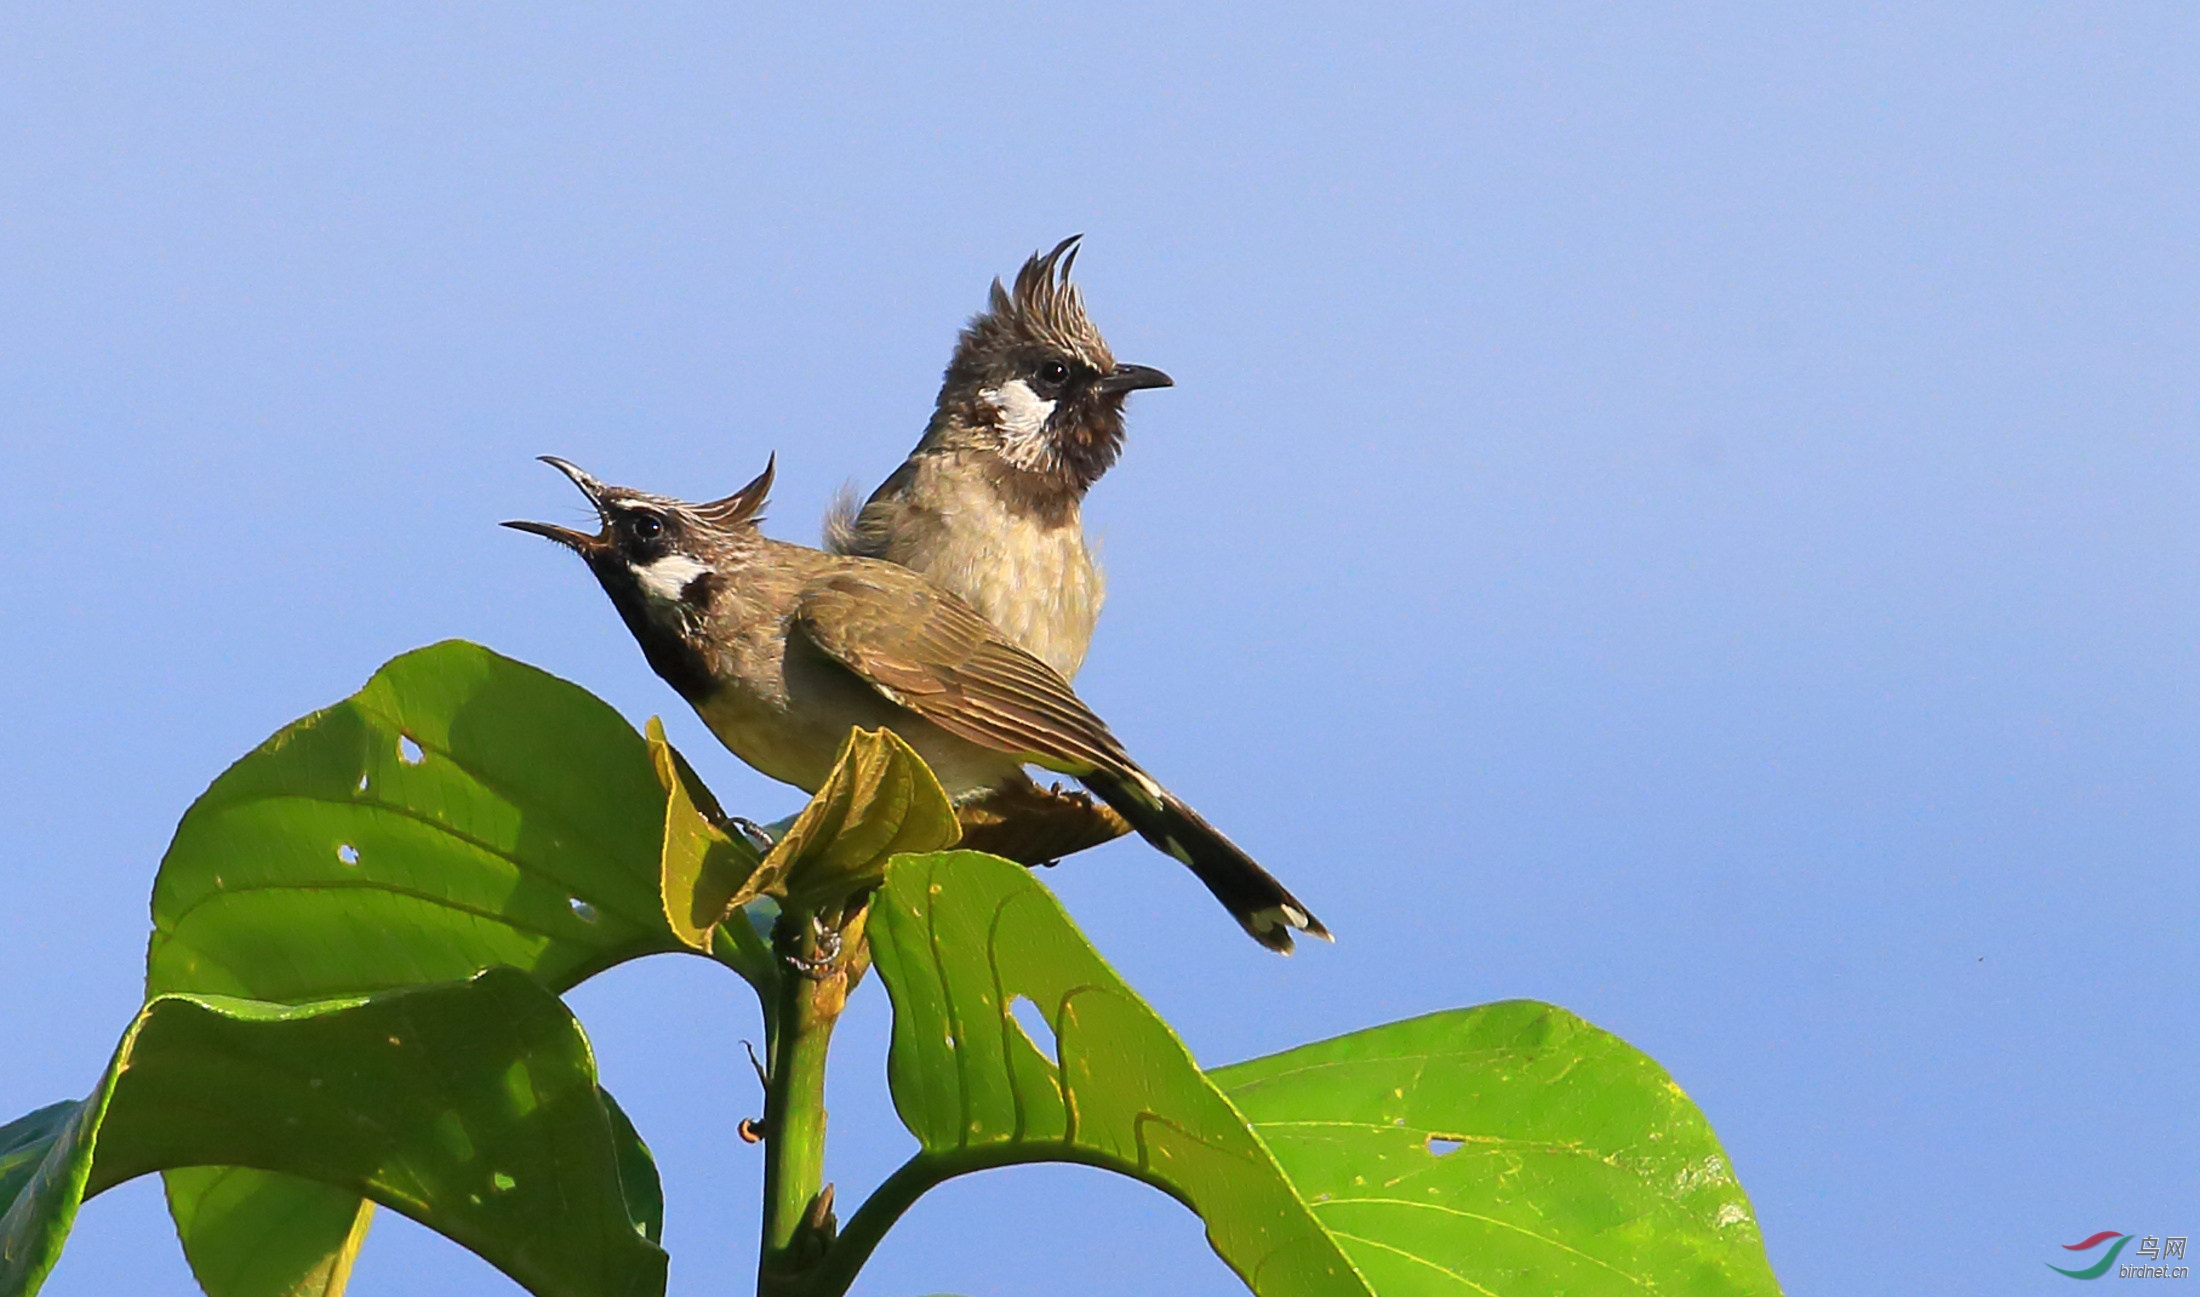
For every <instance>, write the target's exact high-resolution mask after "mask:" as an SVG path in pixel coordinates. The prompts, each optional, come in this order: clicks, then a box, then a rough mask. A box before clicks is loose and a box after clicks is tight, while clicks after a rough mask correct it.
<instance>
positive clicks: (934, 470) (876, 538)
mask: <svg viewBox="0 0 2200 1297" xmlns="http://www.w3.org/2000/svg"><path fill="white" fill-rule="evenodd" d="M1079 237H1081V236H1076V235H1072V236H1071V237H1069V238H1067V239H1064V240H1062V242H1061V243H1059V244H1057V245H1056V246H1055V248H1054V250H1053V251H1052V252H1047V253H1035V254H1033V255H1032V257H1031V259H1030V260H1029V261H1026V262H1025V263H1024V267H1023V269H1022V270H1021V271H1019V272H1018V273H1017V275H1016V285H1015V288H1014V289H1013V290H1009V289H1004V288H1003V287H1002V286H1001V281H1000V280H998V279H996V280H994V281H993V292H992V296H991V299H990V302H989V304H988V306H987V308H986V310H985V311H983V312H982V313H980V314H979V315H978V316H977V317H976V318H974V319H972V320H971V321H970V323H969V324H968V325H967V326H966V327H965V328H964V329H963V331H962V336H961V337H960V338H959V339H957V341H956V344H955V353H954V357H953V359H951V360H950V361H949V362H948V366H947V375H946V377H945V379H944V380H942V382H941V384H940V393H939V399H938V402H937V403H936V404H935V406H934V407H933V412H932V421H931V423H930V424H929V425H927V426H926V428H925V430H924V437H923V439H922V440H921V441H919V442H918V443H917V447H916V449H915V450H912V451H911V452H909V458H908V459H906V460H904V461H903V462H902V465H901V467H900V468H897V469H895V470H894V472H893V475H892V476H890V477H888V478H887V479H886V481H885V482H884V483H883V484H882V485H880V487H879V488H878V490H877V491H875V492H873V493H872V494H871V498H870V500H869V501H868V502H867V503H865V504H864V505H863V506H862V508H861V509H857V508H856V507H855V504H854V500H853V498H852V497H845V498H843V499H842V500H841V501H840V502H838V503H836V504H835V505H834V507H833V509H832V511H831V512H830V513H829V514H828V515H827V516H826V520H825V546H826V548H827V549H829V550H832V551H833V552H835V553H839V554H851V555H860V556H863V557H866V558H878V559H884V560H886V561H887V562H889V563H899V564H901V565H902V566H903V567H906V568H909V569H911V570H913V571H916V572H920V573H922V574H923V575H925V576H926V577H928V578H930V579H931V581H932V582H933V583H934V584H936V585H939V586H941V587H943V588H945V589H947V590H949V591H952V592H953V593H954V594H956V595H959V596H961V598H962V599H963V601H964V602H965V603H968V604H969V605H970V606H971V607H972V608H975V609H977V610H978V612H979V614H980V615H982V616H984V617H985V618H986V619H987V620H988V621H991V622H992V623H993V624H994V625H995V626H998V627H999V628H1000V629H1001V631H1002V632H1003V633H1004V634H1005V635H1007V636H1008V638H1009V640H1010V642H1011V643H1014V644H1016V645H1017V646H1019V647H1021V648H1023V649H1024V650H1025V651H1027V652H1029V653H1030V654H1031V655H1032V656H1034V657H1036V658H1038V659H1039V660H1041V661H1043V662H1045V663H1046V664H1047V665H1048V666H1050V667H1053V668H1054V670H1055V671H1056V672H1057V673H1059V674H1060V675H1061V676H1062V678H1063V679H1065V680H1066V679H1069V678H1071V677H1073V676H1075V675H1076V674H1077V668H1078V667H1079V666H1080V665H1082V664H1083V662H1084V660H1085V650H1086V649H1087V648H1088V647H1089V646H1090V645H1091V643H1092V631H1093V626H1094V624H1095V622H1096V621H1097V620H1098V618H1099V616H1100V603H1101V599H1102V598H1103V596H1104V595H1105V589H1104V586H1103V582H1102V579H1101V575H1100V568H1099V565H1098V564H1097V563H1095V562H1094V561H1093V557H1092V549H1091V547H1090V546H1089V545H1088V544H1086V542H1085V528H1084V520H1083V512H1082V511H1083V504H1084V499H1085V493H1086V492H1087V491H1089V490H1091V489H1092V484H1093V483H1095V482H1097V481H1099V480H1100V476H1101V475H1102V474H1104V473H1106V472H1107V471H1108V469H1109V468H1111V467H1113V466H1114V464H1115V460H1116V456H1117V455H1119V454H1121V453H1122V449H1123V402H1124V398H1126V397H1127V396H1129V395H1130V394H1131V393H1132V392H1135V391H1139V390H1141V389H1144V388H1154V387H1168V386H1171V385H1172V384H1171V380H1170V378H1169V376H1168V375H1167V374H1164V373H1162V372H1161V371H1160V370H1158V369H1153V368H1150V367H1148V366H1145V365H1122V364H1117V363H1116V360H1115V356H1114V355H1113V353H1111V352H1110V351H1109V350H1108V344H1107V342H1106V340H1105V339H1103V338H1102V337H1101V336H1100V331H1099V330H1098V329H1096V328H1094V327H1093V325H1092V321H1091V319H1089V318H1088V317H1087V316H1086V314H1085V302H1084V297H1083V295H1082V294H1081V293H1079V292H1078V290H1077V286H1076V285H1075V284H1073V283H1071V282H1070V277H1069V272H1070V267H1071V266H1073V265H1074V264H1075V263H1076V261H1077V241H1078V238H1079Z"/></svg>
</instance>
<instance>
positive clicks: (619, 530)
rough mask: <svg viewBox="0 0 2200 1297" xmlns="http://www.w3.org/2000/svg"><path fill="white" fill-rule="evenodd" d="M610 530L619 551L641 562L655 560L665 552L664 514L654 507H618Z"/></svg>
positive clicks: (647, 562)
mask: <svg viewBox="0 0 2200 1297" xmlns="http://www.w3.org/2000/svg"><path fill="white" fill-rule="evenodd" d="M617 515H618V516H617V518H616V519H615V520H614V521H613V523H612V530H613V531H614V533H615V534H616V535H617V537H618V546H619V549H620V552H622V553H624V554H625V555H626V556H627V557H629V558H631V559H634V560H636V561H637V562H640V563H642V564H645V565H646V564H649V563H653V562H655V561H656V560H657V559H659V558H661V557H663V555H664V552H665V531H666V526H665V516H664V515H663V514H661V513H659V512H657V511H656V510H655V509H645V508H638V507H633V506H624V507H620V508H619V509H618V510H617Z"/></svg>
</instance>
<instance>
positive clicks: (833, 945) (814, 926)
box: [781, 914, 841, 982]
mask: <svg viewBox="0 0 2200 1297" xmlns="http://www.w3.org/2000/svg"><path fill="white" fill-rule="evenodd" d="M810 940H811V942H812V943H813V944H814V945H815V946H816V948H817V957H816V958H814V959H806V958H804V957H803V956H801V955H783V956H781V958H782V959H784V960H785V961H786V964H787V967H789V968H791V969H793V970H794V971H796V972H797V973H800V974H802V975H803V976H804V977H807V978H809V979H810V980H811V981H813V982H822V981H824V980H825V979H826V978H828V977H831V976H832V975H833V970H834V969H835V968H837V967H839V965H840V955H841V940H840V934H839V933H838V932H836V931H834V930H833V929H831V928H829V927H827V926H826V925H825V921H824V920H823V919H820V918H818V917H817V916H816V915H814V914H813V915H811V916H810Z"/></svg>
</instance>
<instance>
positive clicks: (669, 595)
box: [629, 554, 710, 603]
mask: <svg viewBox="0 0 2200 1297" xmlns="http://www.w3.org/2000/svg"><path fill="white" fill-rule="evenodd" d="M629 566H631V567H632V568H633V569H634V579H635V580H637V581H639V582H641V584H642V591H643V593H645V594H647V595H649V597H650V598H652V599H658V600H662V601H663V602H665V603H678V602H680V595H681V593H682V592H683V591H685V590H686V589H687V588H688V582H690V581H693V580H694V579H695V578H697V577H699V576H701V575H703V574H704V573H705V572H708V571H710V568H709V567H707V566H705V565H704V564H701V563H698V562H696V561H695V560H694V559H692V558H689V557H688V556H687V555H685V554H667V555H665V556H664V557H663V558H661V559H658V560H657V561H656V562H654V563H651V564H649V565H647V566H644V565H642V564H640V563H634V564H630V565H629Z"/></svg>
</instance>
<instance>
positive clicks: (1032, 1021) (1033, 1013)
mask: <svg viewBox="0 0 2200 1297" xmlns="http://www.w3.org/2000/svg"><path fill="white" fill-rule="evenodd" d="M1008 1011H1009V1013H1010V1014H1011V1015H1013V1016H1014V1017H1015V1019H1016V1025H1017V1026H1019V1027H1021V1028H1023V1029H1024V1035H1026V1036H1028V1037H1030V1039H1031V1043H1032V1044H1034V1045H1036V1046H1038V1047H1039V1052H1040V1053H1042V1054H1044V1055H1046V1056H1047V1057H1048V1058H1051V1059H1054V1060H1056V1061H1057V1062H1059V1061H1060V1060H1061V1055H1060V1054H1059V1053H1058V1052H1056V1051H1057V1046H1056V1045H1055V1043H1054V1026H1053V1024H1052V1023H1050V1022H1048V1021H1047V1015H1046V1014H1045V1013H1044V1012H1042V1011H1041V1010H1040V1008H1039V1006H1038V1005H1036V1004H1034V1003H1032V1001H1031V997H1029V996H1026V995H1019V996H1017V997H1016V998H1015V999H1013V1000H1010V1001H1009V1002H1008Z"/></svg>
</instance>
